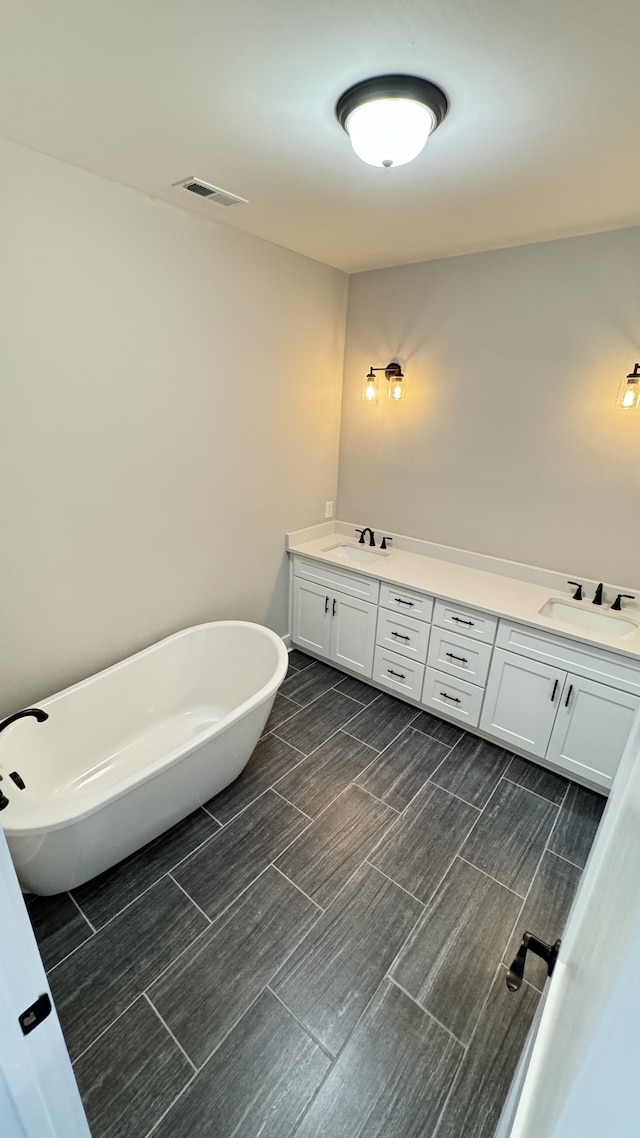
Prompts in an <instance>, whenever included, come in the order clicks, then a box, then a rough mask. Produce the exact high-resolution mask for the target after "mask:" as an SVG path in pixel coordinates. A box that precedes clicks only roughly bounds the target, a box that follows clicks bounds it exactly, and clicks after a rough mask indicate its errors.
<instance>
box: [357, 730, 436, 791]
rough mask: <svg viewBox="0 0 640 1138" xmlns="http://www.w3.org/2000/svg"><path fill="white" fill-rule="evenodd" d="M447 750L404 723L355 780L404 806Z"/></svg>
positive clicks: (360, 784)
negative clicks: (402, 728)
mask: <svg viewBox="0 0 640 1138" xmlns="http://www.w3.org/2000/svg"><path fill="white" fill-rule="evenodd" d="M447 753H448V747H446V746H445V744H444V743H437V742H436V741H435V740H434V739H431V738H429V736H428V735H423V734H422V733H421V732H420V731H414V729H413V727H407V728H406V729H405V730H404V731H403V732H402V734H401V735H399V736H398V738H397V739H394V741H393V743H390V744H389V746H388V747H387V748H386V750H384V751H382V753H381V754H380V755H379V757H378V758H377V759H376V761H375V762H374V763H372V764H371V766H370V767H369V769H368V770H366V771H364V772H363V774H361V775H360V777H359V778H358V779H357V780H356V781H357V783H358V786H363V787H364V788H365V790H368V791H370V793H371V794H375V796H376V798H381V799H382V800H383V802H388V804H389V806H393V807H394V808H395V809H396V810H404V808H405V806H407V805H408V803H409V802H410V801H411V799H412V798H413V796H414V794H417V793H418V791H419V790H420V788H421V787H422V786H424V784H425V782H426V781H427V779H428V778H429V777H430V776H431V775H432V774H433V772H434V771H435V770H437V768H438V767H439V766H440V763H441V762H442V760H443V759H444V757H445V755H446V754H447Z"/></svg>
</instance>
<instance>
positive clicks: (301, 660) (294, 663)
mask: <svg viewBox="0 0 640 1138" xmlns="http://www.w3.org/2000/svg"><path fill="white" fill-rule="evenodd" d="M312 664H315V660H314V659H313V656H307V655H305V653H304V652H301V651H300V649H299V648H292V649H291V651H290V653H289V667H290V668H291V669H292V671H294V672H298V671H300V669H301V668H310V667H311V665H312Z"/></svg>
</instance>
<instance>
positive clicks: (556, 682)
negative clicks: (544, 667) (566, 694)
mask: <svg viewBox="0 0 640 1138" xmlns="http://www.w3.org/2000/svg"><path fill="white" fill-rule="evenodd" d="M557 690H558V681H557V680H554V684H553V691H552V692H551V702H552V703H553V701H554V699H555V698H556V692H557Z"/></svg>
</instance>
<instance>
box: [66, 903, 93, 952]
mask: <svg viewBox="0 0 640 1138" xmlns="http://www.w3.org/2000/svg"><path fill="white" fill-rule="evenodd" d="M67 895H68V896H69V897H70V898H71V900H72V901H73V904H74V905H75V907H76V909H77V910H78V912H79V913H80V916H81V917H82V918H83V920H85V921H86V922H87V924H88V926H89V928H90V929H91V931H92V932H93V933H94V934H95V933H97V931H98V930H97V928H96V927H95V925H94V923H93V921H90V920H89V918H88V916H87V914H86V913H85V912H84V910H83V909H81V907H80V902H79V901H76V899H75V897H74V896H73V893H72V892H71V890H70V889H69V890H68V893H67ZM83 944H84V941H83ZM78 947H80V946H79V945H78Z"/></svg>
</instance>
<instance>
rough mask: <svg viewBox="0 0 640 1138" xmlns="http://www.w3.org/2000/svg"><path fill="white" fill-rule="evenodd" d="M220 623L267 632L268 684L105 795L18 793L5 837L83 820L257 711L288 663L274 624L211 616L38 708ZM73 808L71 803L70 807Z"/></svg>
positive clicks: (57, 694)
mask: <svg viewBox="0 0 640 1138" xmlns="http://www.w3.org/2000/svg"><path fill="white" fill-rule="evenodd" d="M222 627H227V628H229V627H242V628H250V629H254V630H256V631H257V632H259V633H260V634H261V635H266V638H267V639H268V640H270V641H271V642H272V643H273V644H274V647H275V648H276V653H277V660H276V666H275V668H274V670H273V673H272V675H271V677H270V679H269V680H268V681H267V683H265V684H263V686H262V687H261V688H259V689H258V691H257V692H255V693H254V694H253V695H252V696H250V697H249V698H248V699H246V700H244V701H243V702H242V703H240V704H238V706H237V707H235V708H234V709H233V711H231V712H229V714H228V715H226V716H224V718H223V719H220V720H219V721H218V722H217V723H216V724H215V725H214V726H213V727H212V728H211V729H210V730H208V731H203V732H202V734H201V735H198V736H196V738H194V739H193V740H192V741H191V743H190V744H189V746H187V747H178V748H174V749H173V750H172V751H168V752H167V754H166V755H163V756H162V758H161V759H158V760H156V762H154V763H152V764H150V765H149V767H147V768H145V769H144V771H142V772H140V771H138V772H137V773H136V774H134V775H131V776H130V777H129V778H126V779H123V781H122V783H120V784H118V786H117V788H113V789H112V791H111V792H110V793H108V794H105V793H104V792H99V791H96V792H95V794H91V795H83V796H82V798H81V799H75V800H74V799H73V798H72V797H68V798H62V797H61V798H60V799H58V800H55V799H52V798H40V799H38V800H37V805H36V804H33V803H28V802H24V801H23V802H22V808H21V799H20V798H16V799H15V804H16V807H17V810H19V811H20V813H21V814H22V817H21V818H16V819H15V820H14V821H13V822H11V820H10V819H8V818H7V819H6V820H5V818H2V819H1V820H0V823H1V824H2V828H3V830H4V832H5V835H6V837H7V838H24V837H31V836H33V837H37V836H38V835H41V834H46V833H47V832H48V831H50V830H57V829H61V828H62V827H63V826H69V825H71V824H73V823H75V822H79V821H81V820H82V819H85V818H88V817H90V816H91V815H92V814H95V813H97V812H98V811H99V810H101V809H102V808H104V807H105V806H107V805H108V804H109V803H110V802H113V801H116V800H117V799H119V798H121V797H122V796H123V795H125V794H127V793H128V792H129V791H130V790H131V789H132V788H133V787H137V786H142V785H144V783H145V782H148V781H149V780H150V779H152V778H153V777H154V776H155V775H157V774H159V773H160V772H161V771H163V770H164V769H165V768H166V767H168V766H171V765H173V764H175V763H176V762H179V761H180V760H182V759H185V758H188V756H189V755H191V754H192V753H193V752H194V751H195V750H197V749H198V748H199V747H201V746H202V745H204V744H206V743H208V742H209V741H210V740H211V739H214V738H216V737H217V736H219V735H222V734H225V733H226V732H227V731H228V730H230V728H232V727H233V726H234V725H235V724H236V723H237V722H238V721H239V720H241V719H244V718H246V717H247V716H248V715H250V714H251V713H252V712H254V711H257V710H258V708H259V707H261V705H262V704H263V703H265V702H266V701H267V700H269V699H273V698H275V695H276V693H277V690H278V688H279V687H280V684H281V683H282V681H283V679H284V678H285V676H286V672H287V665H288V655H289V653H288V650H287V647H286V645H285V643H284V641H283V640H282V637H281V636H279V635H278V633H277V632H274V631H273V629H271V628H267V626H266V625H263V624H257V623H256V622H255V621H248V620H214V621H205V622H204V623H202V624H194V625H191V626H190V627H188V628H183V629H180V630H179V631H178V632H172V633H170V634H169V636H165V637H163V638H162V640H156V641H155V642H154V643H153V644H149V645H148V646H147V647H146V648H141V649H140V651H138V652H133V653H132V654H131V655H130V656H125V657H124V658H123V659H122V660H118V661H116V663H115V664H109V665H108V666H107V667H106V668H101V669H100V671H98V672H93V673H92V674H91V675H90V676H86V677H85V678H84V679H82V680H78V681H76V683H74V684H70V685H69V686H68V687H66V688H62V689H61V690H60V691H58V692H53V693H52V694H51V695H50V696H47V697H46V698H45V699H43V700H38V701H37V703H36V706H37V707H41V708H43V709H44V710H47V706H48V705H51V704H53V703H54V702H55V701H56V700H58V699H60V698H61V697H62V696H66V695H70V694H71V693H73V692H74V691H77V690H78V689H80V688H82V687H84V686H86V685H87V684H89V683H92V682H93V681H94V680H97V679H99V678H100V677H102V676H106V675H109V674H112V673H114V672H116V671H119V670H121V669H122V668H124V667H126V666H127V664H129V663H130V662H131V661H132V660H138V659H140V658H142V657H144V656H148V655H151V653H153V652H154V651H156V650H157V649H159V648H160V647H161V646H162V645H164V644H168V643H170V642H171V641H175V640H179V639H181V638H182V637H185V636H188V635H189V634H190V633H194V632H199V631H201V630H202V629H206V628H222ZM54 802H55V803H56V804H59V805H60V807H62V806H63V804H64V805H66V806H67V810H66V813H65V814H64V815H63V816H61V817H58V818H55V817H54V816H52V818H51V819H50V820H49V821H46V820H42V821H36V822H35V823H34V821H31V823H30V821H29V818H30V817H31V818H32V819H33V816H34V814H35V813H36V810H37V808H38V806H40V805H43V806H44V805H45V804H46V803H50V804H53V803H54ZM74 807H75V808H74Z"/></svg>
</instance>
